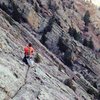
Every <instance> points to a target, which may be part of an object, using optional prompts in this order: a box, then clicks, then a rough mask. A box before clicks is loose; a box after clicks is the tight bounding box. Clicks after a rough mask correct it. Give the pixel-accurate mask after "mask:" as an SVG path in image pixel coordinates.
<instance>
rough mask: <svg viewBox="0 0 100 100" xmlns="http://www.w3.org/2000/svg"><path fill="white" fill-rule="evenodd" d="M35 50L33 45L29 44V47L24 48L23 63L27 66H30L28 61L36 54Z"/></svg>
mask: <svg viewBox="0 0 100 100" xmlns="http://www.w3.org/2000/svg"><path fill="white" fill-rule="evenodd" d="M34 52H35V50H34V48H33V47H32V44H31V43H29V44H28V46H26V47H25V48H24V58H23V61H24V62H25V63H26V64H29V63H28V60H29V59H31V58H32V56H33V54H34Z"/></svg>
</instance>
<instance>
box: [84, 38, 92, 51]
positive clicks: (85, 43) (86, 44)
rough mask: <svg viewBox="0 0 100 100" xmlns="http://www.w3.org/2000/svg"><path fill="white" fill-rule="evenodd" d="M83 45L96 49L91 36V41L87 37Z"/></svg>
mask: <svg viewBox="0 0 100 100" xmlns="http://www.w3.org/2000/svg"><path fill="white" fill-rule="evenodd" d="M83 45H84V46H86V47H89V48H90V49H94V44H93V41H92V38H90V40H89V41H88V40H87V39H86V38H85V39H84V41H83Z"/></svg>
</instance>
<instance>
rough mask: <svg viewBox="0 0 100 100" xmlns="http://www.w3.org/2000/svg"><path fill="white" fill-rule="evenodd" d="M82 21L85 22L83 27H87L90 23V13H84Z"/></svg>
mask: <svg viewBox="0 0 100 100" xmlns="http://www.w3.org/2000/svg"><path fill="white" fill-rule="evenodd" d="M83 20H84V22H85V25H86V26H88V25H89V23H90V12H89V11H88V10H87V11H86V13H85V15H84V17H83Z"/></svg>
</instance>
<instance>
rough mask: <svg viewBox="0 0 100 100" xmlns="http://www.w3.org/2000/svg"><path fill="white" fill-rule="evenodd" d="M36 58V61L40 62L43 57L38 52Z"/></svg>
mask: <svg viewBox="0 0 100 100" xmlns="http://www.w3.org/2000/svg"><path fill="white" fill-rule="evenodd" d="M34 60H35V62H36V63H40V62H41V57H40V55H39V54H38V53H37V54H36V56H35V58H34Z"/></svg>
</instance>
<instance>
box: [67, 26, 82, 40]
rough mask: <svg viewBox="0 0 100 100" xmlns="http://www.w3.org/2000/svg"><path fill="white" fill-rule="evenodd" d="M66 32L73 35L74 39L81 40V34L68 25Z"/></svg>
mask: <svg viewBox="0 0 100 100" xmlns="http://www.w3.org/2000/svg"><path fill="white" fill-rule="evenodd" d="M68 33H69V34H70V36H72V37H74V39H75V40H77V41H80V42H81V34H80V33H79V32H77V31H76V29H74V28H71V27H70V28H69V31H68Z"/></svg>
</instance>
